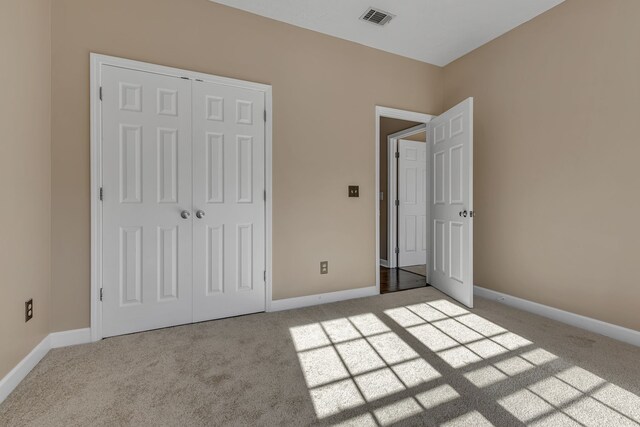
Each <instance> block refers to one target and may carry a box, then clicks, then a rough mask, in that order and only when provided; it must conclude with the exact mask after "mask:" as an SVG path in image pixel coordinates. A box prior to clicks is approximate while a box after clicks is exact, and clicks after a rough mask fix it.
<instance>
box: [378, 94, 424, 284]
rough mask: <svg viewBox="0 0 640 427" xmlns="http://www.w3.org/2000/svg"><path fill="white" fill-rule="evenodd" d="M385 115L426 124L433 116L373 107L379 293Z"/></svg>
mask: <svg viewBox="0 0 640 427" xmlns="http://www.w3.org/2000/svg"><path fill="white" fill-rule="evenodd" d="M381 117H387V118H390V119H400V120H409V121H413V122H421V123H424V124H427V123H429V122H430V121H431V119H432V118H433V117H435V116H432V115H431V114H424V113H417V112H414V111H407V110H398V109H396V108H389V107H382V106H379V105H376V107H375V123H376V132H375V134H376V140H375V145H374V146H375V168H376V179H375V193H374V194H375V195H376V197H374V198H373V200H374V203H375V210H374V212H375V213H376V250H375V257H376V259H375V264H374V265H375V268H376V289H377V291H378V292H377V293H378V294H379V293H380V118H381Z"/></svg>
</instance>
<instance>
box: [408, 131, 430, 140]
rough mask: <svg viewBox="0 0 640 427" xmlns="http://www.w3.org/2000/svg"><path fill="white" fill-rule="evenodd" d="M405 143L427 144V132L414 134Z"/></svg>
mask: <svg viewBox="0 0 640 427" xmlns="http://www.w3.org/2000/svg"><path fill="white" fill-rule="evenodd" d="M404 139H406V140H407V141H417V142H427V132H426V131H425V132H420V133H416V134H415V135H411V136H408V137H406V138H404Z"/></svg>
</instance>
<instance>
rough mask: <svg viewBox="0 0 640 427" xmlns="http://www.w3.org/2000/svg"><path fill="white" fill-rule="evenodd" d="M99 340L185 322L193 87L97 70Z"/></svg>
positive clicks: (147, 76) (108, 68)
mask: <svg viewBox="0 0 640 427" xmlns="http://www.w3.org/2000/svg"><path fill="white" fill-rule="evenodd" d="M102 92H103V101H102V158H103V167H102V175H103V191H104V200H103V205H102V206H103V251H102V252H103V268H102V271H103V280H102V282H103V304H102V312H103V335H104V336H105V337H108V336H113V335H120V334H126V333H130V332H137V331H143V330H148V329H154V328H161V327H165V326H171V325H178V324H182V323H189V322H191V321H192V295H191V291H192V283H191V279H192V277H191V274H192V268H191V250H192V248H191V245H192V222H191V218H186V219H184V218H182V217H181V212H182V211H186V212H190V211H191V205H192V202H191V197H192V195H191V82H189V81H188V80H182V79H180V78H176V77H168V76H162V75H158V74H151V73H145V72H141V71H134V70H129V69H124V68H117V67H112V66H103V71H102Z"/></svg>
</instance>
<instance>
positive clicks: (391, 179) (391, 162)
mask: <svg viewBox="0 0 640 427" xmlns="http://www.w3.org/2000/svg"><path fill="white" fill-rule="evenodd" d="M420 132H427V124H426V123H425V124H422V125H418V126H414V127H412V128H410V129H405V130H402V131H400V132H396V133H394V134H391V135H389V136H388V137H387V175H388V177H387V209H388V211H389V215H387V234H388V236H387V258H389V259H388V264H389V266H388V268H396V267H397V266H398V265H397V263H398V256H397V255H396V254H395V253H394V251H393V250H394V248H396V247H398V243H397V241H396V240H397V239H398V236H397V233H396V223H397V218H396V216H397V215H396V213H397V212H396V206H395V204H394V201H395V200H396V198H397V194H396V193H397V191H396V188H397V181H398V171H397V166H398V163H397V162H396V159H395V158H394V153H395V152H396V151H398V141H399V140H400V139H404V138H406V137H409V136H413V135H416V134H418V133H420ZM427 224H428V222H427Z"/></svg>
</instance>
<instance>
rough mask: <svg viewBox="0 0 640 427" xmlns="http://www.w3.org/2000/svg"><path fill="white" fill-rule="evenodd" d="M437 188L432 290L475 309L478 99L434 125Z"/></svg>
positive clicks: (431, 125)
mask: <svg viewBox="0 0 640 427" xmlns="http://www.w3.org/2000/svg"><path fill="white" fill-rule="evenodd" d="M429 137H430V140H431V141H433V145H432V148H431V159H432V160H431V163H432V172H431V174H432V177H433V178H432V182H433V188H432V193H431V204H430V206H431V208H430V210H431V215H430V217H431V224H432V235H431V236H432V242H433V243H432V244H433V255H432V262H430V263H429V273H430V274H429V280H430V284H431V285H432V286H434V287H436V288H437V289H439V290H441V291H442V292H444V293H446V294H447V295H449V296H451V297H452V298H454V299H456V300H457V301H460V302H461V303H462V304H464V305H466V306H468V307H473V98H469V99H467V100H465V101H463V102H462V103H460V104H458V105H457V106H455V107H453V108H452V109H450V110H449V111H447V112H446V113H444V114H442V115H440V116H438V117H436V118H434V119H433V120H432V121H431V122H430V123H429Z"/></svg>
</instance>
